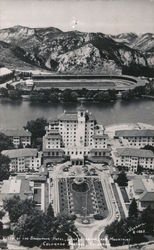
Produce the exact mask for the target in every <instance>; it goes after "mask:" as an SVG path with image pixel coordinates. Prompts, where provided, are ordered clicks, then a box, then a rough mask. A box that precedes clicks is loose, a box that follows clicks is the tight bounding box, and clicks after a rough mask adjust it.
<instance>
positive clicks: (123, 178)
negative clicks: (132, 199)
mask: <svg viewBox="0 0 154 250" xmlns="http://www.w3.org/2000/svg"><path fill="white" fill-rule="evenodd" d="M116 182H117V183H118V185H119V186H122V187H126V186H127V185H128V179H127V176H126V173H125V172H124V171H121V172H120V173H119V175H118V178H117V180H116Z"/></svg>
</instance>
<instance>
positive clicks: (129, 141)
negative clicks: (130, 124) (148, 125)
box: [115, 129, 154, 148]
mask: <svg viewBox="0 0 154 250" xmlns="http://www.w3.org/2000/svg"><path fill="white" fill-rule="evenodd" d="M115 138H119V139H120V140H121V142H122V145H124V146H125V147H126V146H128V147H129V146H130V147H136V148H141V147H144V146H145V145H151V146H154V130H150V129H136V130H117V131H116V132H115Z"/></svg>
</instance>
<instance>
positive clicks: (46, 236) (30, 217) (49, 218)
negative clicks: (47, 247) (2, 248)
mask: <svg viewBox="0 0 154 250" xmlns="http://www.w3.org/2000/svg"><path fill="white" fill-rule="evenodd" d="M4 208H5V210H6V211H8V212H9V217H10V221H11V223H14V230H13V233H14V236H15V238H16V239H17V240H19V241H20V243H21V245H24V246H28V247H33V246H41V245H42V244H43V243H44V242H46V243H52V242H58V241H59V240H58V239H60V243H61V242H65V246H64V247H66V246H67V245H68V237H69V236H70V237H72V238H74V240H77V235H78V232H77V229H76V227H75V225H74V217H73V216H69V215H58V216H57V217H55V216H54V211H53V208H52V206H51V204H49V207H48V209H47V212H46V213H43V212H42V211H39V210H37V209H36V208H35V203H34V202H33V201H32V200H30V199H26V200H23V201H22V200H20V198H19V197H18V196H14V197H13V198H11V199H8V200H5V201H4ZM34 238H35V239H37V240H34Z"/></svg>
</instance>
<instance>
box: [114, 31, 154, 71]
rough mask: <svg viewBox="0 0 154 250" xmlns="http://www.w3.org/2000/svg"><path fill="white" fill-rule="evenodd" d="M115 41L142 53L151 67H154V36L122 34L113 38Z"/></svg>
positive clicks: (148, 34)
mask: <svg viewBox="0 0 154 250" xmlns="http://www.w3.org/2000/svg"><path fill="white" fill-rule="evenodd" d="M111 37H112V38H113V39H114V41H116V42H120V43H123V44H127V45H128V46H129V47H131V48H133V49H135V50H138V51H141V52H142V53H143V55H144V56H145V58H146V59H147V63H148V65H149V66H151V67H154V34H152V33H145V34H141V35H138V36H137V35H136V34H135V33H122V34H119V35H117V36H111Z"/></svg>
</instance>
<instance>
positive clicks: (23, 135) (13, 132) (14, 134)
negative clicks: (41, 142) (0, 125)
mask: <svg viewBox="0 0 154 250" xmlns="http://www.w3.org/2000/svg"><path fill="white" fill-rule="evenodd" d="M0 133H3V134H5V135H6V136H8V137H9V138H10V139H11V141H12V143H13V144H14V146H15V148H18V146H19V145H20V144H22V146H23V147H24V148H25V147H26V146H27V145H31V133H30V132H29V131H26V130H24V129H1V130H0Z"/></svg>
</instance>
